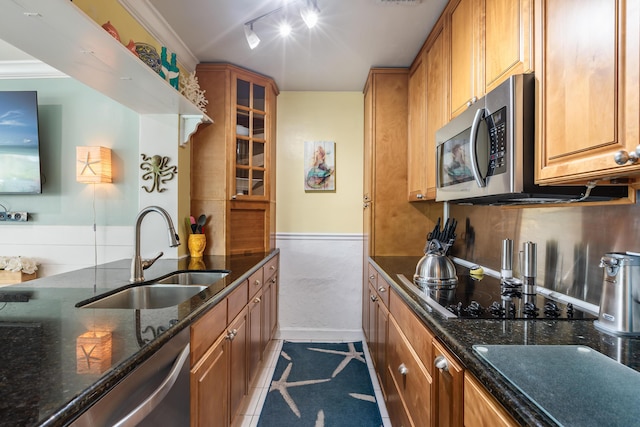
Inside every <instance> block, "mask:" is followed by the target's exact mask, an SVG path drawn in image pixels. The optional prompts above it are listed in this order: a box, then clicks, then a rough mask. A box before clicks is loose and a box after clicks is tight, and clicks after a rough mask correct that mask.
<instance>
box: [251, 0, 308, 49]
mask: <svg viewBox="0 0 640 427" xmlns="http://www.w3.org/2000/svg"><path fill="white" fill-rule="evenodd" d="M316 1H317V0H293V1H290V2H289V3H287V4H285V5H284V6H281V7H279V8H277V9H274V10H272V11H271V12H267V13H265V14H263V15H260V16H258V17H257V18H253V19H252V20H250V21H247V22H245V23H244V36H245V37H246V39H247V43H248V44H249V47H250V48H251V49H252V50H253V49H255V48H256V47H257V46H258V44H260V37H258V35H257V34H256V32H255V31H254V30H253V24H254V23H256V22H258V21H259V20H261V19H263V18H266V17H267V16H270V15H273V14H275V13H277V12H280V11H282V10H283V9H285V8H286V7H288V6H289V5H290V4H292V3H296V2H303V3H304V5H303V6H301V7H300V8H299V12H300V16H301V17H302V20H303V21H304V23H305V24H306V25H307V27H308V28H313V27H314V26H315V25H316V24H317V23H318V15H319V13H320V9H318V4H317V2H316ZM279 31H280V35H281V36H283V37H286V36H288V35H289V34H291V31H292V28H291V25H290V24H289V23H288V22H283V23H282V24H280V27H279Z"/></svg>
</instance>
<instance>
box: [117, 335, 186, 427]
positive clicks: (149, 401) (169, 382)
mask: <svg viewBox="0 0 640 427" xmlns="http://www.w3.org/2000/svg"><path fill="white" fill-rule="evenodd" d="M190 350H191V346H190V345H189V344H187V345H186V346H185V347H184V348H183V349H182V351H181V352H180V354H179V355H178V357H177V358H176V360H175V362H173V366H172V367H171V370H170V371H169V373H168V374H167V376H166V377H165V379H164V380H163V381H162V383H161V384H160V385H159V386H158V388H156V389H155V390H154V391H153V393H151V394H150V395H149V397H147V398H146V399H145V400H144V401H143V402H142V403H140V404H139V405H138V406H137V407H136V408H135V409H134V410H133V411H131V412H129V413H128V414H127V415H125V416H124V417H122V418H121V419H120V421H118V422H117V423H115V424H114V427H133V426H137V425H138V424H139V423H140V422H141V421H142V420H143V419H144V418H145V417H146V416H147V415H149V414H150V413H151V411H153V410H154V409H155V408H156V407H157V406H158V405H159V404H160V403H161V402H162V400H163V399H164V398H165V397H166V396H167V394H168V393H169V391H170V390H171V387H173V385H174V384H175V382H176V379H177V378H178V375H179V374H180V370H181V369H182V367H183V366H184V364H185V362H186V361H187V360H189V353H190Z"/></svg>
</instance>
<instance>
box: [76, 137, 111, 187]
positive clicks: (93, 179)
mask: <svg viewBox="0 0 640 427" xmlns="http://www.w3.org/2000/svg"><path fill="white" fill-rule="evenodd" d="M76 181H78V182H82V183H85V184H103V183H109V182H111V181H112V177H111V149H110V148H107V147H100V146H95V147H76Z"/></svg>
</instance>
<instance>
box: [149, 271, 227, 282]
mask: <svg viewBox="0 0 640 427" xmlns="http://www.w3.org/2000/svg"><path fill="white" fill-rule="evenodd" d="M228 274H229V272H228V271H182V272H178V273H173V274H171V275H169V276H167V277H164V278H162V279H160V280H152V282H153V283H158V284H163V285H166V284H171V285H183V286H184V285H189V286H190V285H211V284H213V283H215V282H217V281H218V280H220V279H223V278H224V277H225V276H227V275H228Z"/></svg>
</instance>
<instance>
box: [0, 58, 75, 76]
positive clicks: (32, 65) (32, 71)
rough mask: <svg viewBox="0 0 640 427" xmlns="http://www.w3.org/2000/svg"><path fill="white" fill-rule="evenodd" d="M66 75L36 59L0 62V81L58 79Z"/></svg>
mask: <svg viewBox="0 0 640 427" xmlns="http://www.w3.org/2000/svg"><path fill="white" fill-rule="evenodd" d="M59 78H69V76H67V75H66V74H64V73H63V72H61V71H58V70H57V69H55V68H53V67H51V66H49V65H47V64H45V63H44V62H42V61H38V60H37V59H21V60H11V61H0V79H59Z"/></svg>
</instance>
